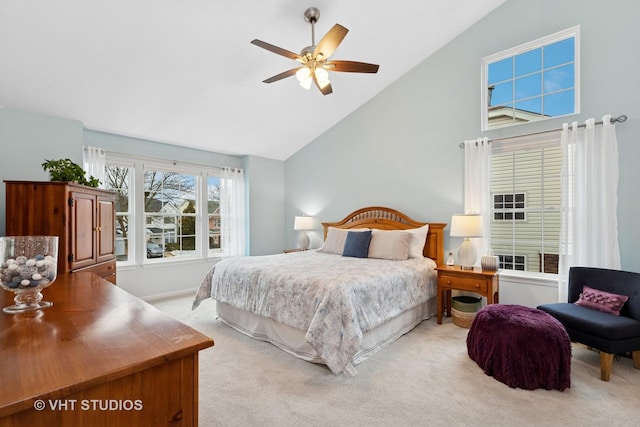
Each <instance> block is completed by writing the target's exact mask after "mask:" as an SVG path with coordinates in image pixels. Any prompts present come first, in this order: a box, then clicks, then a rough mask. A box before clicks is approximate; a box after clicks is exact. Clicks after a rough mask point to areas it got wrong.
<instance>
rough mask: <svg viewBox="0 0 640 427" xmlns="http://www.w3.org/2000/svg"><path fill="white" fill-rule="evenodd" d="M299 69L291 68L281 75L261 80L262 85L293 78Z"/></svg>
mask: <svg viewBox="0 0 640 427" xmlns="http://www.w3.org/2000/svg"><path fill="white" fill-rule="evenodd" d="M300 68H301V67H298V68H292V69H290V70H287V71H284V72H282V73H280V74H276V75H275V76H273V77H269V78H268V79H266V80H263V81H262V83H273V82H277V81H278V80H282V79H285V78H287V77H291V76H293V75H294V74H295V73H296V71H298V70H299V69H300Z"/></svg>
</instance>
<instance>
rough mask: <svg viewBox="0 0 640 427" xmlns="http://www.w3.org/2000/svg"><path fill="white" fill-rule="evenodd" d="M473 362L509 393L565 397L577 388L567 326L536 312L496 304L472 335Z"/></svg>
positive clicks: (469, 338) (477, 321) (485, 310)
mask: <svg viewBox="0 0 640 427" xmlns="http://www.w3.org/2000/svg"><path fill="white" fill-rule="evenodd" d="M467 352H468V353H469V357H470V358H471V359H472V360H474V361H475V362H476V363H477V364H478V366H480V367H481V368H482V369H483V370H484V372H485V373H486V374H487V375H490V376H493V377H494V378H495V379H497V380H498V381H501V382H503V383H505V384H506V385H508V386H509V387H513V388H516V387H520V388H523V389H527V390H534V389H537V388H545V389H547V390H551V389H558V390H560V391H562V390H564V389H565V388H568V387H570V386H571V340H570V339H569V335H567V331H566V330H565V329H564V327H563V326H562V324H561V323H560V322H559V321H557V320H556V319H555V318H553V317H552V316H551V315H550V314H547V313H545V312H544V311H542V310H538V309H535V308H529V307H524V306H521V305H510V304H490V305H487V306H485V307H483V308H482V309H480V310H479V311H478V313H477V314H476V317H475V319H474V320H473V323H472V324H471V328H470V329H469V334H468V335H467Z"/></svg>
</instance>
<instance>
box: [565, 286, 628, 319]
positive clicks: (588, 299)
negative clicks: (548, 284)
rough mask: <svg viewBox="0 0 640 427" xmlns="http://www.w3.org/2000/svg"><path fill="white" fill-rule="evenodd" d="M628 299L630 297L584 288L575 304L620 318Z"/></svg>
mask: <svg viewBox="0 0 640 427" xmlns="http://www.w3.org/2000/svg"><path fill="white" fill-rule="evenodd" d="M628 299H629V297H628V296H626V295H618V294H611V293H609V292H604V291H600V290H598V289H593V288H590V287H588V286H583V287H582V293H581V294H580V299H578V301H576V302H575V303H574V304H576V305H580V306H582V307H586V308H590V309H593V310H598V311H603V312H605V313H610V314H613V315H616V316H620V310H621V309H622V306H623V305H624V303H625V302H627V300H628Z"/></svg>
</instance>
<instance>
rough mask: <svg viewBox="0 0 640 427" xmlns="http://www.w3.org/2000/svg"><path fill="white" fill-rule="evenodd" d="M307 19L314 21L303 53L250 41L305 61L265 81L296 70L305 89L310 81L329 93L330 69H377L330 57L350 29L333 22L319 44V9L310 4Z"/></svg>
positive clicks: (351, 71) (296, 74)
mask: <svg viewBox="0 0 640 427" xmlns="http://www.w3.org/2000/svg"><path fill="white" fill-rule="evenodd" d="M304 19H305V21H307V22H309V23H310V24H311V46H307V47H305V48H304V49H302V51H300V54H299V55H298V54H297V53H294V52H291V51H289V50H286V49H282V48H280V47H278V46H274V45H272V44H269V43H266V42H263V41H261V40H258V39H255V40H252V41H251V43H252V44H254V45H256V46H259V47H261V48H263V49H266V50H268V51H271V52H273V53H277V54H278V55H282V56H284V57H287V58H290V59H294V60H296V61H298V62H300V63H301V64H302V65H300V66H299V67H296V68H292V69H290V70H287V71H284V72H282V73H280V74H276V75H275V76H273V77H269V78H268V79H266V80H263V82H264V83H273V82H277V81H278V80H282V79H284V78H286V77H291V76H293V75H294V74H295V76H296V77H297V79H298V81H299V82H300V86H302V87H303V88H305V89H309V88H310V87H311V83H312V82H313V83H315V85H316V86H317V87H318V89H320V92H322V94H323V95H329V94H330V93H332V92H333V89H332V88H331V82H330V81H329V73H328V72H327V71H340V72H346V73H377V72H378V68H379V65H377V64H368V63H366V62H356V61H342V60H338V59H336V60H329V56H331V55H332V54H333V52H334V51H335V50H336V48H337V47H338V46H339V45H340V43H341V42H342V40H343V39H344V37H345V36H346V35H347V33H348V32H349V30H348V29H346V28H345V27H343V26H342V25H340V24H336V25H334V26H333V27H332V28H331V29H330V30H329V31H328V32H327V34H325V35H324V37H322V39H320V41H319V42H318V44H317V45H316V42H315V23H316V22H318V19H320V11H319V10H318V9H317V8H315V7H310V8H308V9H307V10H306V11H305V12H304Z"/></svg>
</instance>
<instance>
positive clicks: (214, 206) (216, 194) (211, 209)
mask: <svg viewBox="0 0 640 427" xmlns="http://www.w3.org/2000/svg"><path fill="white" fill-rule="evenodd" d="M207 223H208V229H209V250H210V251H219V250H220V177H217V176H208V177H207Z"/></svg>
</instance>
